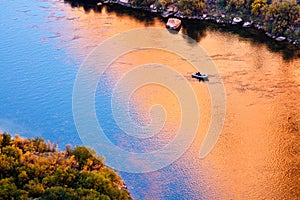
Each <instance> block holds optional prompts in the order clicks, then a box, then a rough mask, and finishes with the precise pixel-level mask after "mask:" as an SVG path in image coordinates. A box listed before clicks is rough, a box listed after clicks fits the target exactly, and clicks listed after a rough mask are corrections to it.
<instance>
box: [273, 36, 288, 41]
mask: <svg viewBox="0 0 300 200" xmlns="http://www.w3.org/2000/svg"><path fill="white" fill-rule="evenodd" d="M285 39H286V38H285V37H283V36H279V37H277V38H276V39H275V40H276V41H279V42H281V41H283V40H285Z"/></svg>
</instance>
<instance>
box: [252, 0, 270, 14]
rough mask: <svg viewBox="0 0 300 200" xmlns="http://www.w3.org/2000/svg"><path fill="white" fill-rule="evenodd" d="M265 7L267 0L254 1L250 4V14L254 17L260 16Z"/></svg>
mask: <svg viewBox="0 0 300 200" xmlns="http://www.w3.org/2000/svg"><path fill="white" fill-rule="evenodd" d="M266 6H267V0H254V2H253V3H252V4H251V13H252V14H253V15H255V16H259V15H261V14H262V12H263V9H264V8H265V7H266Z"/></svg>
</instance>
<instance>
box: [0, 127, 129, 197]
mask: <svg viewBox="0 0 300 200" xmlns="http://www.w3.org/2000/svg"><path fill="white" fill-rule="evenodd" d="M0 199H8V200H9V199H20V200H23V199H37V200H60V199H61V200H69V199H70V200H97V199H99V200H110V199H116V200H127V199H132V198H131V197H130V194H129V192H128V191H127V190H126V186H125V185H124V182H123V181H122V180H121V178H120V177H119V176H118V175H117V174H116V173H115V172H114V171H113V170H112V169H110V168H108V167H106V166H105V164H104V158H103V157H98V156H97V154H96V153H95V152H94V151H92V150H90V149H88V148H86V147H84V146H77V147H76V148H75V149H72V148H71V146H70V145H67V146H66V150H65V151H63V152H59V151H58V148H57V145H55V144H53V143H50V142H49V141H48V142H46V141H45V140H44V139H43V138H40V137H37V138H34V139H23V138H20V137H19V136H18V135H16V136H15V137H14V138H12V137H11V135H9V134H7V133H2V134H0Z"/></svg>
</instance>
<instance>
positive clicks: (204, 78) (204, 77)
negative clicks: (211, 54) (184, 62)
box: [192, 72, 208, 80]
mask: <svg viewBox="0 0 300 200" xmlns="http://www.w3.org/2000/svg"><path fill="white" fill-rule="evenodd" d="M192 78H196V79H199V80H207V79H208V75H207V74H201V73H200V72H197V73H195V74H192Z"/></svg>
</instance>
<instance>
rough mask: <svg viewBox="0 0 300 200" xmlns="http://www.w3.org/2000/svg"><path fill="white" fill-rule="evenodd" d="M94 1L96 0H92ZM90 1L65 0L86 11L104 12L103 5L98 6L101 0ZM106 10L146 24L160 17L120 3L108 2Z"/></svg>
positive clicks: (150, 23) (148, 24)
mask: <svg viewBox="0 0 300 200" xmlns="http://www.w3.org/2000/svg"><path fill="white" fill-rule="evenodd" d="M92 1H94V0H92ZM92 1H89V3H86V2H82V1H81V0H64V2H65V3H68V4H70V5H71V6H72V7H83V8H84V10H85V11H86V12H90V10H94V11H95V12H99V13H101V12H102V8H103V6H96V4H97V2H99V0H95V3H93V2H92ZM104 6H105V7H106V11H107V12H108V13H114V14H116V15H117V16H119V17H122V16H130V17H132V18H133V19H135V20H136V21H138V22H143V23H144V25H145V26H150V25H152V24H154V19H155V18H156V17H158V14H155V13H150V12H147V11H137V10H136V9H134V8H130V7H125V6H122V5H118V4H106V5H104Z"/></svg>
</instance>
